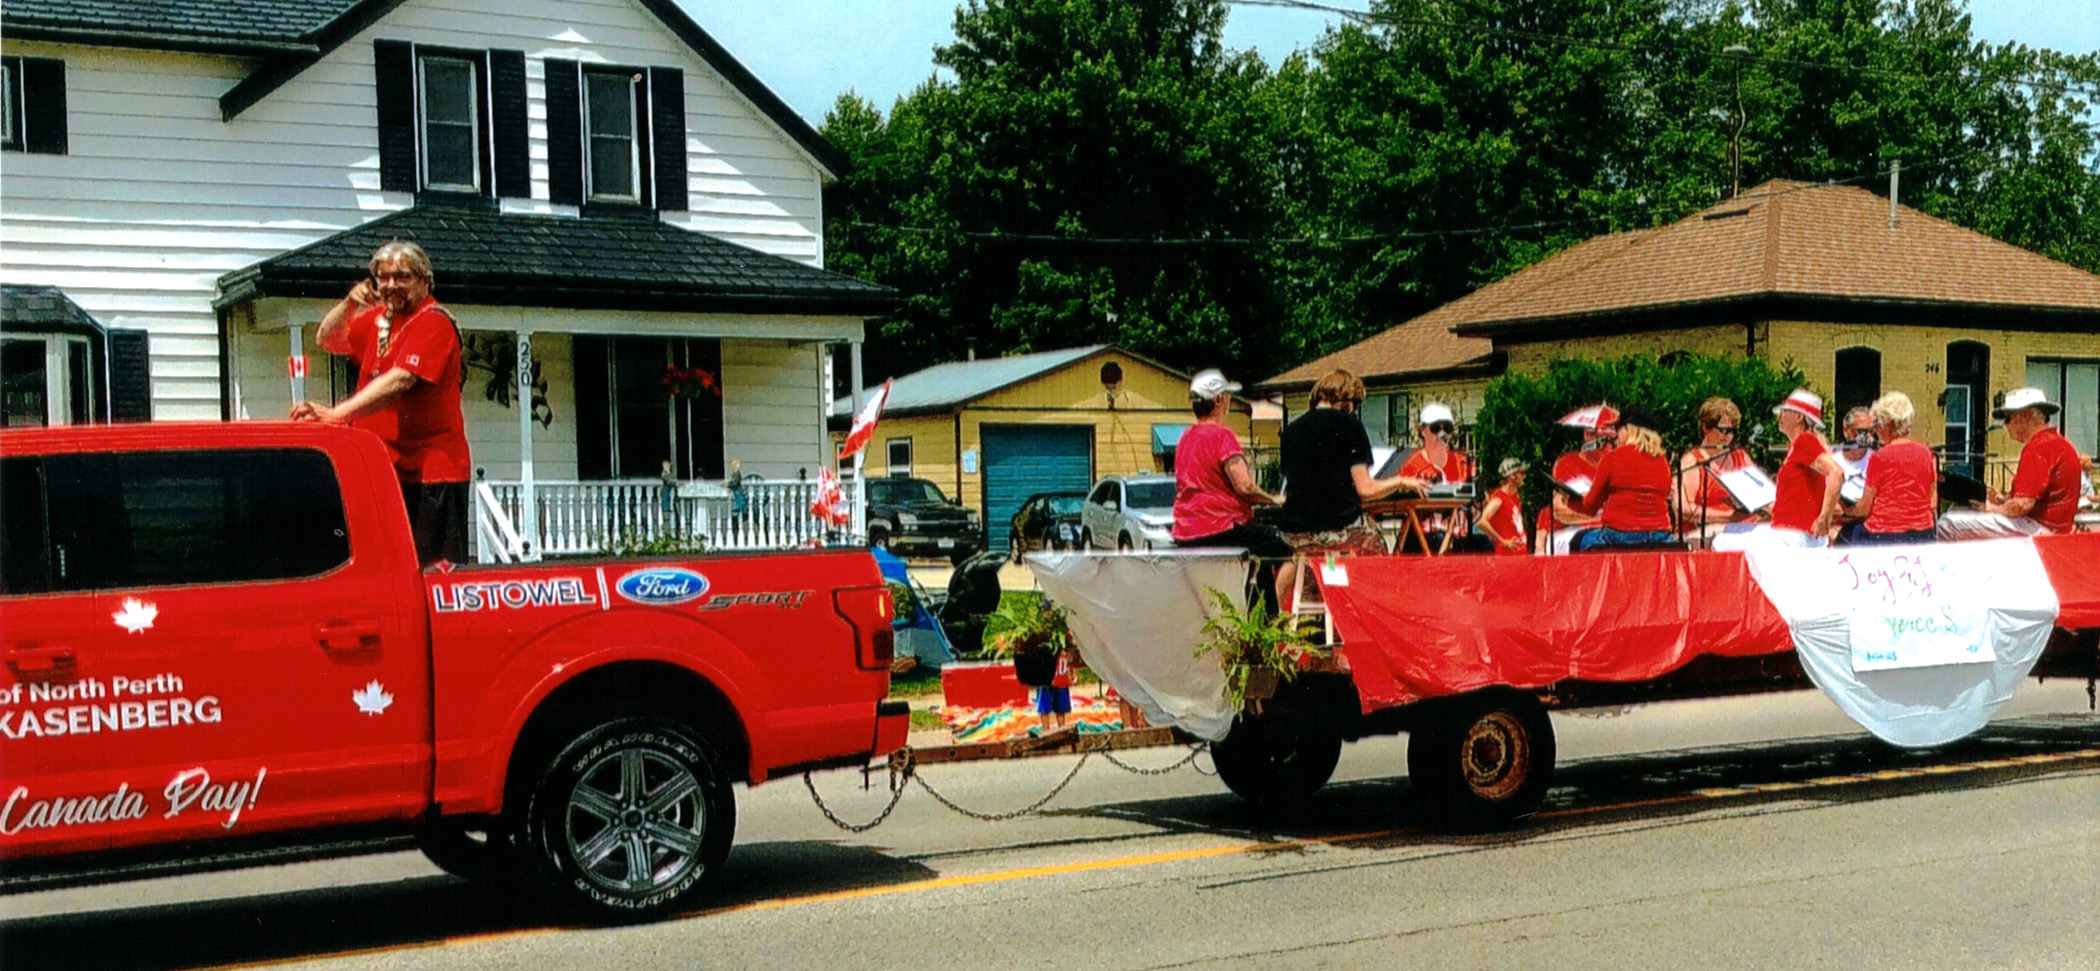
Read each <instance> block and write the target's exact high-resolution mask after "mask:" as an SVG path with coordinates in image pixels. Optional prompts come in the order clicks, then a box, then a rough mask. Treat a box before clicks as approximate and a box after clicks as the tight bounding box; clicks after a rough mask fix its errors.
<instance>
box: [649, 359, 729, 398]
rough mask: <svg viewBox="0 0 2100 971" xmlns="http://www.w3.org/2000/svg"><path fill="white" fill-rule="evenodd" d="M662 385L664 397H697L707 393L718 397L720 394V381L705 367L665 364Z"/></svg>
mask: <svg viewBox="0 0 2100 971" xmlns="http://www.w3.org/2000/svg"><path fill="white" fill-rule="evenodd" d="M663 386H664V397H666V398H699V397H704V396H709V395H712V396H714V397H716V398H719V397H721V396H722V383H721V382H720V381H718V380H716V379H715V374H714V372H713V371H709V370H707V369H705V368H696V367H679V366H678V365H676V364H666V365H664V376H663Z"/></svg>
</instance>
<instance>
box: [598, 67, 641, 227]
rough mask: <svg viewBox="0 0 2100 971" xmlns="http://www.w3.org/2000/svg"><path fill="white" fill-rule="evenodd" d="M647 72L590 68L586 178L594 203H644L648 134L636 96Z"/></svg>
mask: <svg viewBox="0 0 2100 971" xmlns="http://www.w3.org/2000/svg"><path fill="white" fill-rule="evenodd" d="M641 83H642V75H639V74H631V73H628V72H625V71H621V72H613V71H585V72H584V74H583V130H584V133H585V137H586V138H587V139H588V140H589V142H590V151H589V153H588V154H587V155H586V156H585V170H584V179H585V180H586V182H587V183H588V184H589V186H590V190H589V192H588V196H589V198H590V200H591V201H593V202H634V203H639V202H641V193H640V188H639V187H640V186H641V184H642V170H643V154H644V153H643V144H644V143H643V139H644V138H645V137H646V135H645V134H644V133H645V131H646V129H645V128H644V126H643V125H642V124H641V119H640V113H639V111H638V110H637V109H638V106H637V105H636V100H637V99H636V97H635V95H636V94H637V92H638V91H639V90H640V88H641Z"/></svg>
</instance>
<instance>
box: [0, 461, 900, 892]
mask: <svg viewBox="0 0 2100 971" xmlns="http://www.w3.org/2000/svg"><path fill="white" fill-rule="evenodd" d="M0 513H4V515H0V547H4V548H0V653H4V655H5V659H6V670H5V671H4V672H0V865H4V867H5V869H6V870H7V871H8V872H9V875H10V876H15V875H20V874H22V873H25V872H28V873H41V872H45V871H54V870H55V871H60V872H67V871H77V870H79V869H88V868H102V867H108V866H110V865H112V864H113V863H121V862H123V861H129V860H135V859H143V858H150V859H155V860H161V861H165V860H167V859H170V858H172V859H176V860H180V859H183V858H200V857H207V856H213V855H221V854H224V853H225V851H226V850H227V849H228V848H230V847H247V846H249V845H251V844H275V843H289V842H292V841H298V842H301V843H305V844H312V843H314V842H316V841H317V840H320V839H322V838H326V839H330V840H334V839H337V838H339V837H346V836H348V835H350V834H352V833H355V834H374V833H377V834H387V833H392V834H393V835H395V836H396V837H397V838H398V837H399V836H400V835H402V834H404V833H411V832H412V833H415V834H417V835H418V836H419V837H420V842H421V845H423V846H424V848H425V850H426V852H428V853H429V854H430V855H431V857H432V859H433V860H436V861H437V862H438V863H439V864H440V865H443V866H445V867H446V868H447V869H451V870H454V871H455V872H464V871H469V870H473V871H481V872H490V873H494V872H501V873H504V874H514V873H517V872H519V871H521V870H523V871H526V872H530V873H532V874H534V875H536V876H537V877H538V878H539V879H541V880H543V881H544V883H545V884H546V886H548V887H549V888H552V889H553V890H554V891H555V892H556V896H557V897H563V898H568V899H570V900H572V901H574V902H577V903H581V904H583V905H585V906H586V908H587V909H595V910H598V911H600V912H604V913H610V914H624V915H646V914H650V913H656V912H661V911H663V910H665V909H667V908H670V907H672V906H674V905H676V904H677V903H678V902H680V901H681V900H685V899H687V898H688V897H689V895H690V894H691V893H692V892H693V891H694V889H695V888H696V887H699V886H700V885H702V884H703V883H704V882H705V880H706V878H707V877H708V876H710V875H711V874H712V873H713V872H714V871H717V870H719V869H720V865H721V863H722V861H723V860H724V859H725V858H726V856H727V855H728V852H729V845H730V839H731V835H732V832H733V830H734V828H735V809H734V800H733V795H732V791H731V786H732V784H733V783H735V782H737V781H743V782H747V783H754V784H755V783H758V782H762V781H764V780H766V779H769V778H775V777H779V776H782V775H786V774H789V773H799V772H802V771H805V770H807V769H811V768H817V767H835V766H848V765H859V764H865V762H866V761H867V760H868V759H869V758H871V757H872V756H877V755H882V754H886V753H888V752H890V751H892V750H894V749H897V748H899V747H901V746H902V745H903V743H904V736H905V731H906V726H907V721H908V718H907V711H906V709H905V707H904V705H903V703H901V702H897V703H889V702H885V701H884V700H883V699H884V697H885V695H886V694H887V692H888V686H889V662H890V655H891V651H892V646H893V642H892V633H891V629H890V614H891V606H890V600H889V595H888V591H887V589H886V588H885V586H884V585H883V581H882V578H881V576H880V574H879V572H878V570H877V568H876V565H875V561H874V559H873V558H872V557H870V556H869V555H867V554H866V553H865V552H855V551H847V550H833V551H806V552H783V553H760V554H749V555H722V556H707V557H703V558H696V559H650V560H633V561H606V560H578V561H568V562H556V563H542V564H534V565H529V566H519V567H472V568H461V569H453V570H450V571H445V570H431V571H423V570H419V569H417V567H416V557H415V550H414V547H413V544H412V542H411V540H410V536H409V525H408V517H407V514H406V513H405V512H404V510H403V508H402V504H401V493H400V488H399V486H398V485H397V484H396V483H395V479H394V473H393V469H392V467H391V466H390V465H389V463H388V460H387V454H386V451H385V448H384V447H383V446H382V445H381V444H380V442H379V440H378V439H377V438H375V437H373V436H371V435H370V434H367V433H364V432H357V431H350V430H346V429H339V428H328V427H322V426H316V425H304V424H296V425H295V424H291V423H262V422H257V423H239V424H172V423H170V424H153V425H132V426H120V427H110V426H103V427H89V428H60V429H43V430H29V431H9V432H4V433H0ZM473 834H486V835H485V836H482V837H479V838H477V837H475V836H474V835H473Z"/></svg>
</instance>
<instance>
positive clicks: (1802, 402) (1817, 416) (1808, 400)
mask: <svg viewBox="0 0 2100 971" xmlns="http://www.w3.org/2000/svg"><path fill="white" fill-rule="evenodd" d="M1782 411H1791V412H1793V413H1795V414H1797V415H1800V416H1801V417H1803V418H1806V419H1808V423H1809V424H1810V425H1813V426H1815V427H1817V428H1821V427H1823V399H1822V398H1820V397H1817V396H1816V393H1815V392H1813V391H1810V390H1808V389H1807V388H1795V389H1794V392H1793V393H1792V394H1789V395H1787V396H1786V400H1785V401H1782V402H1780V403H1779V407H1777V408H1774V409H1772V414H1775V415H1776V414H1779V413H1780V412H1782Z"/></svg>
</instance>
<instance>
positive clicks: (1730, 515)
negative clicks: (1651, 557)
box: [1677, 398, 1757, 549]
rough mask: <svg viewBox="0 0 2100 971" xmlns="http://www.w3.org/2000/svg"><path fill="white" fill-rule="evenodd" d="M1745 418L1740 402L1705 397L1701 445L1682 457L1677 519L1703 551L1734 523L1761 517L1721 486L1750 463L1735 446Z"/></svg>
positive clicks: (1689, 539) (1694, 546)
mask: <svg viewBox="0 0 2100 971" xmlns="http://www.w3.org/2000/svg"><path fill="white" fill-rule="evenodd" d="M1742 420H1743V413H1742V411H1741V410H1740V409H1738V408H1737V407H1736V406H1735V402H1733V401H1730V400H1728V399H1727V398H1708V399H1706V401H1705V402H1703V403H1701V404H1700V405H1699V435H1700V438H1699V444H1698V445H1697V446H1696V447H1693V448H1688V449H1685V450H1684V454H1683V455H1681V456H1679V457H1678V459H1677V518H1678V519H1679V520H1680V521H1681V522H1682V524H1683V525H1682V527H1681V528H1682V530H1683V532H1684V537H1685V540H1686V541H1687V543H1688V545H1690V546H1691V548H1692V549H1704V548H1705V547H1706V546H1707V544H1708V543H1709V542H1711V541H1712V539H1713V537H1714V536H1715V534H1718V533H1720V532H1721V531H1722V530H1723V529H1725V528H1727V527H1728V525H1729V524H1731V523H1737V522H1744V521H1747V520H1751V519H1755V518H1757V516H1756V514H1755V513H1749V512H1744V511H1743V510H1742V508H1741V507H1740V506H1738V505H1737V504H1736V501H1735V496H1734V495H1732V494H1730V493H1729V491H1728V489H1727V487H1726V486H1723V485H1722V484H1721V473H1723V472H1733V471H1735V470H1736V469H1740V468H1742V467H1743V466H1745V465H1748V464H1750V456H1749V454H1748V453H1746V452H1744V451H1743V450H1742V449H1739V448H1736V447H1735V432H1736V427H1737V426H1738V425H1740V424H1741V423H1742Z"/></svg>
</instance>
